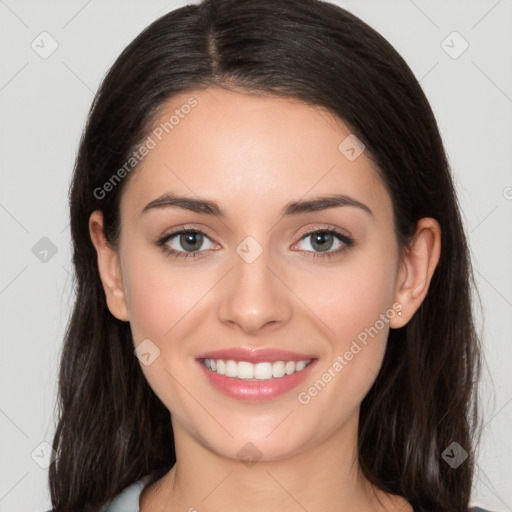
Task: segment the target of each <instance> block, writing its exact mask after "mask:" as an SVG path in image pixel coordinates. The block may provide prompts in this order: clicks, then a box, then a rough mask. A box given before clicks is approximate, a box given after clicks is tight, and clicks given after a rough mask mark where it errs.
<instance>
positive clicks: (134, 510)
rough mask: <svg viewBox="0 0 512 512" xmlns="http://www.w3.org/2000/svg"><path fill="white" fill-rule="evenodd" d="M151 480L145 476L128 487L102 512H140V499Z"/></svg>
mask: <svg viewBox="0 0 512 512" xmlns="http://www.w3.org/2000/svg"><path fill="white" fill-rule="evenodd" d="M149 478H150V477H149V475H148V476H145V477H144V478H141V479H140V480H137V481H136V482H135V483H133V484H131V485H129V486H128V487H126V488H125V489H124V490H123V491H121V492H120V493H119V494H118V495H117V496H116V497H115V498H114V499H113V500H112V501H111V502H110V503H107V504H106V505H104V506H103V507H102V509H101V510H100V512H140V510H139V497H140V494H141V493H142V489H144V487H145V485H146V483H147V482H148V481H149Z"/></svg>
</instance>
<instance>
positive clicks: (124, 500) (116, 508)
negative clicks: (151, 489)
mask: <svg viewBox="0 0 512 512" xmlns="http://www.w3.org/2000/svg"><path fill="white" fill-rule="evenodd" d="M148 481H149V475H148V476H145V477H144V478H142V479H140V480H137V482H135V483H133V484H131V485H130V486H128V487H126V488H125V489H124V490H123V491H122V492H120V493H119V494H118V495H117V496H116V497H115V498H114V499H113V500H112V501H111V502H110V503H108V504H107V505H105V506H104V507H103V508H102V509H101V510H100V512H140V509H139V497H140V494H141V492H142V489H144V486H145V485H146V482H148ZM469 512H491V511H490V510H486V509H483V508H479V507H473V508H470V509H469Z"/></svg>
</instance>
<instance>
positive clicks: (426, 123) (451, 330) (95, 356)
mask: <svg viewBox="0 0 512 512" xmlns="http://www.w3.org/2000/svg"><path fill="white" fill-rule="evenodd" d="M210 86H217V87H224V88H228V89H232V90H238V91H246V92H247V93H250V94H268V95H275V96H279V97H285V98H297V99H299V100H302V101H305V102H307V103H308V104H311V105H318V106H322V107H325V108H327V109H328V110H329V111H330V112H332V113H333V114H334V115H336V116H338V117H339V118H340V119H342V120H343V121H344V122H345V123H346V125H347V126H349V127H350V129H351V131H352V133H354V134H355V135H356V136H357V137H358V138H359V139H360V140H361V141H363V143H364V144H365V146H366V154H367V155H368V156H370V158H371V159H372V161H373V162H374V164H375V166H376V168H377V169H378V172H379V174H380V176H381V178H382V180H383V183H384V184H385V186H386V187H387V190H388V191H389V194H390V196H391V198H392V202H393V209H394V223H395V232H396V235H397V239H398V241H399V243H400V245H401V247H402V248H403V247H405V246H406V243H407V240H408V239H409V237H410V236H411V234H412V233H413V232H414V228H415V223H416V221H417V220H418V219H420V218H422V217H433V218H435V219H436V220H437V221H438V222H439V224H440V226H441V230H442V238H441V244H442V249H441V257H440V261H439V264H438V267H437V268H436V270H435V272H434V275H433V278H432V281H431V284H430V289H429V291H428V294H427V296H426V298H425V300H424V301H423V303H422V305H421V306H420V308H419V309H418V310H417V312H416V314H415V315H414V316H413V318H412V319H410V321H409V322H408V323H407V325H405V326H404V327H402V328H400V329H392V330H391V331H390V334H389V340H388V347H387V351H386V354H385V358H384V361H383V365H382V368H381V370H380V373H379V374H378V377H377V379H376V381H375V383H374V385H373V387H372V389H371V390H370V392H369V393H368V395H367V396H366V397H365V398H364V400H363V402H362V404H361V412H360V428H359V459H360V460H359V462H360V465H361V468H362V471H363V472H364V474H365V476H366V477H367V478H368V479H369V480H370V481H371V482H372V483H373V484H375V485H376V486H377V487H379V488H380V489H382V490H384V491H386V492H390V493H394V494H399V495H401V496H404V497H405V498H406V499H407V500H408V501H409V502H410V503H411V504H412V505H413V507H414V508H415V509H416V510H417V511H427V510H429V511H430V510H443V511H460V512H462V511H463V510H466V509H467V506H468V502H469V498H470V492H471V485H472V476H473V468H474V449H475V446H476V441H477V435H476V434H477V432H478V426H479V419H478V409H477V400H476V397H477V392H476V391H477V389H476V384H477V381H478V376H479V372H480V348H479V339H478V336H477V334H476V330H475V326H474V320H473V312H472V307H471V294H472V291H473V289H474V286H475V285H474V279H473V274H472V268H471V263H470V255H469V251H468V245H467V240H466V236H465V233H464V229H463V224H462V222H461V216H460V211H459V206H458V202H457V198H456V194H455V191H454V186H453V182H452V177H451V172H450V168H449V164H448V161H447V157H446V155H445V150H444V147H443V143H442V140H441V137H440V133H439V130H438V126H437V123H436V120H435V118H434V115H433V113H432V110H431V107H430V105H429V103H428V101H427V98H426V97H425V94H424V92H423V90H422V89H421V87H420V85H419V83H418V81H417V80H416V79H415V77H414V75H413V73H412V72H411V70H410V68H409V67H408V66H407V64H406V63H405V62H404V60H403V59H402V58H401V57H400V55H399V54H398V53H397V52H396V51H395V50H394V48H393V47H392V46H391V45H390V44H389V43H388V42H387V41H386V40H385V39H384V38H383V37H382V36H381V35H379V34H378V33H377V32H376V31H375V30H373V29H372V28H370V27H369V26H368V25H366V24H365V23H364V22H362V21H361V20H360V19H358V18H357V17H356V16H354V15H353V14H351V13H350V12H348V11H346V10H344V9H342V8H340V7H337V6H335V5H333V4H330V3H327V2H322V1H319V0H258V1H254V0H253V1H250V0H204V1H202V2H201V3H199V4H197V5H187V6H184V7H181V8H179V9H176V10H174V11H172V12H169V13H168V14H166V15H164V16H162V17H161V18H159V19H158V20H156V21H155V22H153V23H152V24H151V25H150V26H149V27H147V28H146V29H145V30H144V31H143V32H142V33H141V34H140V35H139V36H138V37H137V38H136V39H135V40H134V41H133V42H132V43H131V44H130V45H129V46H128V47H127V48H126V49H125V50H124V51H123V52H122V54H121V55H120V56H119V58H118V59H117V60H116V62H115V63H114V64H113V66H112V67H111V69H110V70H109V72H108V74H107V75H106V77H105V78H104V80H103V82H102V84H101V86H100V88H99V90H98V92H97V94H96V97H95V99H94V102H93V104H92V107H91V110H90V113H89V117H88V121H87V126H86V128H85V130H84V133H83V136H82V139H81V142H80V147H79V151H78V155H77V158H76V164H75V168H74V174H73V181H72V185H71V189H70V217H71V235H72V243H73V249H74V251H73V264H74V270H75V276H74V285H75V289H76V297H75V303H74V307H73V312H72V316H71V319H70V321H69V324H68V327H67V331H66V334H65V340H64V347H63V351H62V359H61V364H60V374H59V401H58V423H57V428H56V432H55V437H54V440H53V445H54V448H55V450H56V451H57V455H58V458H57V460H56V462H55V463H54V464H53V465H52V466H51V467H50V472H49V484H50V490H51V498H52V504H53V506H54V507H55V510H57V511H59V512H67V511H73V512H75V511H77V510H97V509H98V508H99V507H100V506H101V505H103V504H105V503H106V502H108V501H110V500H111V499H112V498H113V497H114V496H115V495H116V494H118V493H119V492H120V491H121V490H123V489H124V488H125V487H126V486H128V485H130V484H131V483H133V482H134V481H136V480H138V479H140V478H141V477H142V476H144V475H148V474H150V475H151V477H152V478H151V481H154V480H156V479H158V478H159V477H160V476H162V475H163V474H164V473H165V472H167V471H168V470H169V469H170V468H171V467H172V466H173V464H174V463H175V450H174V439H173V433H172V426H171V421H170V413H169V411H168V410H167V409H166V407H165V406H164V405H163V404H162V403H161V402H160V400H159V399H158V398H157V397H156V395H155V394H154V392H153V391H152V389H151V388H150V386H149V385H148V383H147V381H146V379H145V378H144V375H143V373H142V371H141V369H140V365H139V362H138V360H137V358H136V357H135V356H134V352H133V348H134V347H133V340H132V336H131V332H130V325H129V323H125V322H121V321H119V320H117V319H116V318H114V317H113V316H112V315H111V314H110V312H109V310H108V308H107V304H106V300H105V294H104V291H103V288H102V284H101V281H100V278H99V274H98V268H97V263H96V262H97V259H96V252H95V249H94V247H93V245H92V242H91V239H90V237H89V230H88V220H89V216H90V215H91V213H92V212H93V211H94V210H101V211H102V212H103V216H104V228H105V235H106V238H107V240H108V241H109V242H110V243H111V244H112V245H113V246H116V244H117V243H118V236H119V226H120V223H119V220H120V219H119V200H120V197H121V194H122V191H123V189H124V186H125V185H126V182H127V181H128V180H129V179H130V176H131V175H132V174H133V173H134V172H136V168H134V169H133V170H131V172H130V175H129V176H126V177H124V179H123V180H122V181H121V183H119V184H118V185H117V186H115V187H113V188H112V190H111V191H109V192H108V194H105V195H104V197H103V195H100V194H98V193H97V190H98V188H101V187H102V186H103V185H104V184H105V183H106V182H107V181H108V180H109V179H110V178H111V177H112V175H113V174H114V173H115V172H116V170H118V169H120V168H121V167H122V166H123V165H124V164H125V162H127V161H128V159H129V157H130V155H131V154H132V152H133V150H134V148H137V147H138V145H140V144H141V143H142V141H143V140H144V138H145V137H147V134H148V130H149V129H150V127H151V123H152V122H153V120H154V119H155V117H156V115H157V114H158V112H159V108H160V107H161V106H162V105H163V104H164V103H165V102H166V101H167V100H169V98H171V97H172V96H173V95H175V94H177V93H180V92H183V91H187V90H194V89H204V88H207V87H210ZM95 191H96V193H95ZM452 442H457V443H458V444H459V445H460V446H461V447H462V448H464V449H465V450H466V451H467V452H468V454H469V457H468V459H467V460H466V461H464V463H463V464H461V465H460V466H459V467H458V468H457V469H453V468H452V467H450V465H449V464H447V462H445V460H443V457H442V453H443V450H445V449H446V448H447V447H448V446H449V445H450V444H451V443H452Z"/></svg>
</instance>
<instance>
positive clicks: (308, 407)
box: [50, 0, 480, 512]
mask: <svg viewBox="0 0 512 512" xmlns="http://www.w3.org/2000/svg"><path fill="white" fill-rule="evenodd" d="M70 209H71V211H70V213H71V229H72V238H73V244H74V255H73V258H74V265H75V270H76V285H77V297H76V303H75V306H74V310H73V314H72V318H71V321H70V323H69V326H68V330H67V333H66V339H65V345H64V350H63V354H62V362H61V372H60V385H59V398H60V406H61V414H60V418H59V422H58V426H57V430H56V433H55V438H54V447H55V449H56V450H57V453H58V459H57V461H56V463H55V464H54V465H53V466H51V468H50V488H51V495H52V504H53V506H54V507H55V510H58V511H71V510H73V511H75V510H100V509H101V510H103V511H110V512H113V511H114V512H115V511H119V510H140V511H142V512H148V511H151V510H190V511H193V510H200V511H207V510H219V509H224V510H247V511H252V510H265V511H273V510H281V511H282V510H299V509H300V508H302V509H303V510H310V511H312V510H336V511H355V510H357V511H380V510H387V511H404V512H405V511H413V510H414V511H434V510H435V511H437V510H442V511H466V510H468V506H469V500H470V493H471V485H472V476H473V468H474V462H475V448H476V444H477V440H478V439H477V438H478V435H477V434H478V427H479V421H478V407H477V402H476V384H477V380H478V375H479V369H480V349H479V340H478V339H477V336H476V333H475V329H474V325H473V316H472V311H471V290H472V286H473V278H472V271H471V263H470V259H469V253H468V247H467V241H466V237H465V234H464V230H463V227H462V222H461V217H460V212H459V209H458V205H457V199H456V195H455V192H454V187H453V183H452V178H451V174H450V169H449V166H448V163H447V158H446V155H445V151H444V148H443V144H442V140H441V137H440V135H439V131H438V128H437V124H436V121H435V118H434V116H433V114H432V110H431V108H430V106H429V103H428V101H427V99H426V97H425V95H424V93H423V91H422V89H421V87H420V86H419V84H418V82H417V80H416V79H415V78H414V76H413V74H412V72H411V70H410V69H409V67H408V66H407V64H406V63H405V62H404V61H403V59H402V58H401V57H400V56H399V55H398V54H397V52H396V51H395V50H394V49H393V48H392V47H391V46H390V44H389V43H388V42H387V41H386V40H385V39H383V38H382V36H380V35H379V34H378V33H376V32H375V31H374V30H373V29H371V28H370V27H369V26H368V25H366V24H365V23H363V22H362V21H361V20H359V19H358V18H356V17H355V16H354V15H352V14H350V13H349V12H347V11H345V10H343V9H341V8H339V7H337V6H334V5H331V4H329V3H326V2H320V1H318V0H279V1H275V0H262V1H258V2H255V1H242V0H205V1H203V2H201V3H200V4H198V5H189V6H186V7H182V8H180V9H177V10H175V11H172V12H170V13H168V14H167V15H165V16H163V17H162V18H160V19H159V20H157V21H155V22H154V23H153V24H151V25H150V26H149V27H148V28H147V29H146V30H144V31H143V32H142V33H141V34H140V35H139V36H138V37H137V38H136V39H135V40H134V41H133V42H132V43H131V44H130V45H129V46H128V47H127V48H126V49H125V50H124V51H123V53H122V54H121V56H120V57H119V58H118V60H117V61H116V62H115V63H114V65H113V66H112V68H111V70H110V71H109V73H108V74H107V76H106V78H105V80H104V81H103V83H102V85H101V87H100V90H99V91H98V93H97V96H96V98H95V101H94V103H93V106H92V109H91V112H90V116H89V120H88V123H87V127H86V129H85V132H84V135H83V138H82V140H81V144H80V149H79V153H78V156H77V161H76V166H75V171H74V176H73V183H72V187H71V192H70ZM475 510H478V509H475Z"/></svg>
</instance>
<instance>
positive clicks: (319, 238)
mask: <svg viewBox="0 0 512 512" xmlns="http://www.w3.org/2000/svg"><path fill="white" fill-rule="evenodd" d="M326 238H327V242H328V243H327V245H328V247H325V245H324V244H325V242H326ZM329 242H330V243H329ZM315 244H320V247H318V249H319V250H320V251H326V250H328V249H330V248H331V246H332V234H331V233H316V234H315V235H313V244H312V245H313V247H315ZM315 248H316V247H315Z"/></svg>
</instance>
